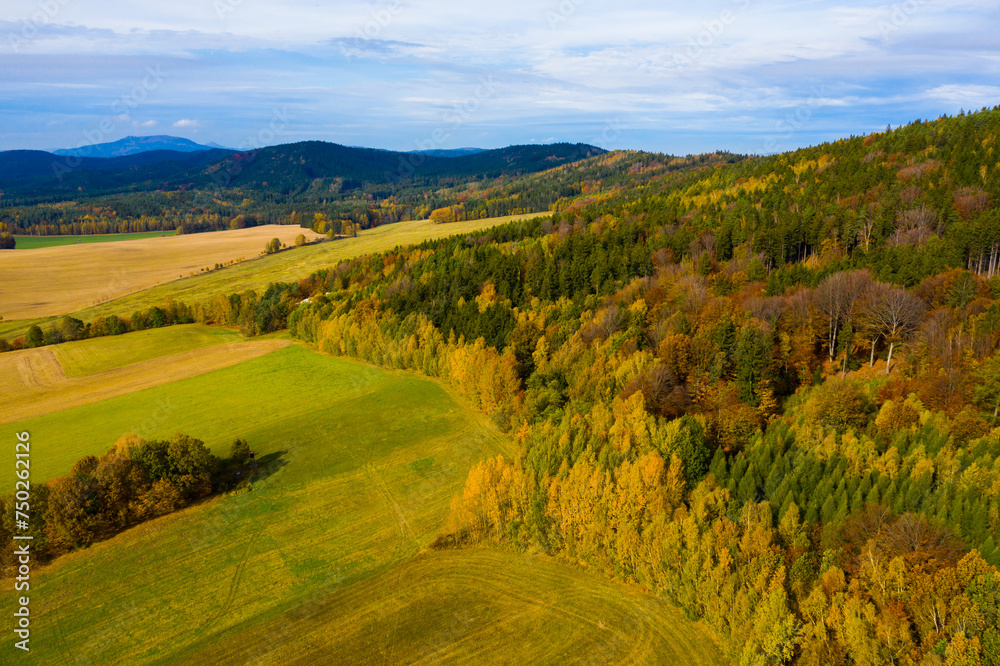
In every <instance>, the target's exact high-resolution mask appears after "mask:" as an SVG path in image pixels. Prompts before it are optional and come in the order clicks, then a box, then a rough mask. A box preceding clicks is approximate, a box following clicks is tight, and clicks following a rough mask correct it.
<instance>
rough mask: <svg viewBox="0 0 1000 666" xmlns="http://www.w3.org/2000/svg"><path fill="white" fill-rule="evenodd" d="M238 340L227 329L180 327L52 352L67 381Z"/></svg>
mask: <svg viewBox="0 0 1000 666" xmlns="http://www.w3.org/2000/svg"><path fill="white" fill-rule="evenodd" d="M240 340H243V336H241V335H240V334H239V333H238V332H237V331H234V330H233V329H230V328H223V327H221V326H206V325H204V324H181V325H178V326H166V327H164V328H150V329H147V330H145V331H135V332H132V333H128V334H126V335H115V336H107V337H103V338H92V339H90V340H79V341H77V342H70V343H65V344H60V345H55V346H53V347H51V349H52V351H53V352H55V355H56V358H57V359H58V360H59V363H60V365H62V368H63V372H64V373H65V374H66V376H67V377H85V376H86V375H93V374H96V373H98V372H106V371H108V370H114V369H115V368H121V367H124V366H126V365H131V364H133V363H139V362H141V361H148V360H151V359H154V358H159V357H161V356H169V355H171V354H179V353H181V352H186V351H193V350H195V349H202V348H204V347H212V346H215V345H221V344H226V343H230V342H239V341H240Z"/></svg>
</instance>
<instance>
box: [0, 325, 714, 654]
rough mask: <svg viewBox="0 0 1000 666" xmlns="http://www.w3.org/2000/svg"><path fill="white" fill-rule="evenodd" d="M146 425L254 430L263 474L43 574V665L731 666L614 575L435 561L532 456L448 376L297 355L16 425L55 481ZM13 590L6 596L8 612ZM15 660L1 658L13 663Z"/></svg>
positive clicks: (458, 556) (168, 430)
mask: <svg viewBox="0 0 1000 666" xmlns="http://www.w3.org/2000/svg"><path fill="white" fill-rule="evenodd" d="M184 328H185V329H186V331H185V332H178V331H174V332H173V333H172V335H168V334H167V332H166V331H161V332H157V334H162V335H164V336H165V337H164V338H163V339H162V340H163V342H164V344H165V345H168V346H169V345H174V346H175V347H177V346H178V345H183V344H189V343H191V342H192V341H195V340H201V341H205V337H204V336H206V335H208V336H209V337H210V334H209V333H207V332H205V331H204V330H202V327H184ZM182 330H183V329H182ZM149 341H150V339H149V338H146V337H144V336H142V334H135V333H133V334H128V335H126V336H122V337H121V338H120V339H118V340H115V339H108V338H103V339H100V340H95V341H93V342H94V343H101V344H103V345H106V346H107V348H106V349H101V348H100V344H95V347H94V349H93V350H92V351H93V353H94V355H95V357H99V358H102V359H104V360H103V361H101V362H100V363H104V364H107V363H109V362H113V361H112V360H111V359H112V356H111V355H110V351H111V348H112V347H113V348H115V349H117V350H120V353H123V354H126V353H128V354H133V356H134V357H136V358H138V357H146V356H149V353H150V351H149V350H150V349H151V347H150V345H149ZM137 425H138V426H139V427H140V428H141V427H142V426H144V425H145V426H147V431H146V432H143V433H142V434H143V435H144V436H146V437H169V436H170V435H172V434H173V433H175V432H184V433H187V434H191V435H193V436H196V437H199V438H202V439H203V440H205V441H206V443H207V444H208V445H209V446H210V447H211V448H212V449H213V450H214V451H215V452H216V453H218V454H224V453H225V452H226V450H227V449H228V446H229V444H230V443H231V441H232V440H233V439H234V438H236V437H245V438H246V439H247V440H248V441H249V442H250V444H251V446H252V448H253V449H254V451H255V452H256V453H257V457H258V459H259V460H260V461H261V464H262V475H261V478H258V479H257V480H255V482H254V483H253V489H252V491H251V492H243V493H237V494H231V495H224V496H220V497H215V498H212V499H209V500H207V501H205V502H203V503H201V504H199V505H196V506H193V507H189V508H188V509H185V510H183V511H180V512H178V513H175V514H172V515H169V516H165V517H163V518H160V519H158V520H155V521H151V522H148V523H145V524H143V525H139V526H137V527H135V528H133V529H131V530H128V531H127V532H125V533H123V534H120V535H118V536H116V537H114V538H112V539H110V540H108V541H105V542H101V543H98V544H95V545H93V546H91V547H90V548H87V549H85V550H81V551H77V552H74V553H71V554H69V555H66V556H63V557H61V558H60V559H58V560H57V561H56V562H55V563H53V564H52V565H50V566H47V567H42V568H39V567H37V566H36V567H35V568H33V570H32V581H31V600H32V601H31V603H32V606H31V609H32V616H31V622H32V624H31V627H32V629H33V631H32V643H31V646H32V652H33V653H34V654H33V658H34V659H35V661H36V662H37V663H40V664H64V663H95V664H96V663H100V664H115V663H121V664H126V663H127V664H136V663H178V662H181V661H183V662H186V663H192V664H206V663H246V662H247V661H248V658H251V657H255V656H256V657H260V658H261V661H260V662H258V663H272V662H275V661H293V662H296V663H303V664H304V663H324V662H325V663H332V662H330V659H333V662H337V663H413V662H416V661H420V660H423V659H430V660H439V659H443V660H445V661H449V662H465V663H477V662H478V663H481V662H483V661H484V660H486V661H491V662H494V663H496V662H498V661H499V662H512V661H519V660H520V658H521V657H524V656H526V657H527V658H528V660H529V661H530V662H533V663H564V662H565V661H566V660H568V659H569V660H572V659H577V658H580V657H593V658H596V659H597V660H598V661H599V662H601V663H603V662H604V661H608V660H611V661H624V662H629V661H631V662H633V663H658V662H660V663H662V662H663V661H664V660H666V661H672V662H675V663H676V662H678V661H683V662H684V663H693V664H701V663H709V662H714V663H722V660H721V657H720V656H719V654H718V651H717V648H716V647H715V644H714V643H713V642H712V640H711V638H710V634H709V633H708V632H706V631H705V630H704V629H703V628H701V626H700V625H696V624H691V623H688V622H686V621H685V620H684V619H683V616H682V614H681V613H680V612H679V611H678V610H676V609H673V608H670V607H668V606H666V605H665V604H663V602H661V601H659V600H657V599H655V598H653V597H650V596H648V595H645V594H643V593H641V592H640V591H637V590H635V589H633V588H629V587H627V586H625V585H621V584H618V583H612V582H609V581H608V580H606V579H604V578H603V577H601V576H599V575H595V574H588V573H586V572H584V571H583V570H580V569H578V568H576V567H573V566H570V565H567V564H562V563H559V562H557V561H554V560H551V559H549V558H545V557H542V556H528V555H519V554H513V553H506V552H499V551H493V550H483V549H471V550H458V551H444V552H429V551H426V547H427V546H428V544H429V543H430V542H431V541H432V540H433V539H434V538H435V537H436V536H437V534H438V533H439V530H440V528H441V526H442V524H443V523H444V520H445V518H446V516H447V513H448V510H449V506H450V502H451V499H452V498H453V497H454V496H456V495H457V494H459V493H460V492H461V488H462V486H463V484H464V481H465V478H466V475H467V473H468V469H469V467H470V466H471V465H472V464H473V463H474V462H475V461H476V460H480V459H482V458H484V457H487V456H494V455H497V454H498V453H503V454H504V455H506V456H508V457H509V456H511V455H512V454H513V452H514V451H515V446H514V444H513V442H511V441H510V440H509V439H507V438H506V437H504V436H503V435H501V434H500V433H499V432H498V431H497V430H496V429H495V428H494V426H493V425H492V424H491V423H490V422H489V421H487V420H486V419H484V418H483V417H481V416H480V415H478V414H477V413H475V412H473V411H471V410H470V409H468V408H467V407H465V406H464V405H462V404H460V403H459V402H456V401H455V399H453V398H452V397H451V396H450V395H449V393H448V392H447V391H445V390H444V389H443V388H442V387H441V386H440V385H439V384H438V383H436V382H434V381H431V380H428V379H424V378H421V377H419V376H417V375H414V374H411V373H404V372H387V371H383V370H380V369H377V368H374V367H372V366H369V365H366V364H363V363H359V362H356V361H350V360H344V359H337V358H331V357H327V356H321V355H318V354H315V353H313V352H311V351H309V350H307V349H305V348H303V347H300V346H296V345H293V346H290V347H286V348H283V349H280V350H278V351H275V352H273V353H270V354H268V355H266V356H263V357H260V358H257V359H254V360H251V361H246V362H243V363H241V364H239V365H236V366H232V367H229V368H225V369H222V370H217V371H214V372H210V373H207V374H204V375H200V376H197V377H193V378H190V379H185V380H181V381H177V382H174V383H171V384H166V385H163V386H159V387H156V388H152V389H147V390H143V391H138V392H135V393H131V394H128V395H124V396H121V397H117V398H113V399H110V400H105V401H103V402H98V403H93V404H89V405H85V406H83V407H78V408H74V409H68V410H65V411H63V412H59V413H55V414H49V415H47V416H43V417H38V418H34V419H27V420H24V421H20V422H18V423H15V424H11V425H9V426H7V428H6V430H7V431H8V432H15V431H20V430H28V431H29V432H30V433H31V441H32V479H33V480H34V481H35V482H39V481H42V480H45V479H47V478H50V477H52V476H55V475H59V474H65V473H66V472H67V471H68V470H69V467H70V465H72V463H73V462H75V461H76V460H77V459H79V458H80V457H81V456H83V455H86V454H99V453H102V452H104V451H105V450H106V449H107V448H109V447H110V445H111V444H112V443H113V442H114V440H115V439H116V438H117V436H118V435H119V434H120V433H123V432H125V431H127V430H131V429H134V428H135V427H136V426H137ZM5 475H6V476H9V472H7V473H5ZM6 476H5V478H4V481H3V482H4V485H5V486H8V487H12V480H11V479H8V478H6ZM12 596H13V593H12V592H11V591H10V590H9V588H8V587H6V586H5V589H4V591H3V592H2V593H0V605H2V607H4V608H10V607H12V605H13V598H12ZM13 652H14V648H13V647H12V642H11V641H8V642H6V643H5V644H4V645H3V646H2V647H0V663H12V662H11V660H12V659H13Z"/></svg>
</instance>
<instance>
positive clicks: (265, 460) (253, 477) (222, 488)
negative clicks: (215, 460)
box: [212, 451, 289, 493]
mask: <svg viewBox="0 0 1000 666" xmlns="http://www.w3.org/2000/svg"><path fill="white" fill-rule="evenodd" d="M287 455H288V451H275V452H274V453H268V454H267V455H266V456H261V457H260V458H259V459H258V460H257V463H256V464H254V463H252V462H251V463H247V464H245V465H243V466H237V467H227V468H224V469H222V470H219V471H218V472H217V474H216V477H215V479H214V480H213V484H212V485H213V487H214V488H215V489H216V490H215V492H216V493H219V492H227V491H230V490H234V489H236V488H238V487H240V486H242V485H245V484H247V483H251V484H252V483H255V482H259V481H263V480H264V479H266V478H268V477H269V476H271V475H272V474H274V473H275V472H277V471H278V470H279V469H281V468H282V467H284V466H285V465H287V464H288V463H289V461H288V460H287V459H286V458H285V456H287Z"/></svg>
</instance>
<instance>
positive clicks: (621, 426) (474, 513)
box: [14, 107, 1000, 666]
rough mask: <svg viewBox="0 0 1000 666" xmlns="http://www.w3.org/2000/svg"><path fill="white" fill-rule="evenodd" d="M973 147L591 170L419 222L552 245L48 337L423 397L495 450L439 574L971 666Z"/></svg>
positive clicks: (985, 638) (991, 132) (990, 247)
mask: <svg viewBox="0 0 1000 666" xmlns="http://www.w3.org/2000/svg"><path fill="white" fill-rule="evenodd" d="M998 133H1000V107H998V108H995V109H993V110H984V111H982V112H979V113H974V114H968V115H965V114H963V115H960V116H958V117H948V118H940V119H938V120H936V121H932V122H915V123H913V124H911V125H909V126H906V127H902V128H899V129H897V130H895V131H887V132H885V133H880V134H873V135H870V136H864V137H852V138H850V139H845V140H842V141H838V142H834V143H830V144H824V145H821V146H817V147H815V148H810V149H806V150H800V151H796V152H794V153H789V154H783V155H777V156H773V157H766V158H751V159H740V158H738V157H736V156H731V155H724V154H716V155H707V156H701V157H690V158H672V157H668V156H663V155H650V154H645V153H630V152H615V153H609V154H605V155H600V156H597V157H592V158H590V159H589V160H585V161H583V162H580V163H578V164H573V165H567V166H562V167H558V168H556V169H553V170H548V171H545V172H541V173H537V174H533V175H530V176H525V177H522V178H520V179H516V180H513V181H510V182H505V183H503V184H501V185H498V186H496V188H495V189H491V190H489V195H488V196H483V197H482V198H477V197H475V196H469V197H468V198H467V199H466V200H464V201H463V202H461V206H462V207H461V208H457V206H459V204H453V205H449V206H448V207H447V208H446V209H445V211H444V213H445V214H450V215H453V216H458V215H462V214H470V212H471V211H476V210H481V209H480V208H477V206H484V205H485V206H488V205H490V204H488V203H487V202H505V203H503V205H514V203H515V202H524V201H526V200H527V201H537V202H541V201H544V200H545V199H546V197H548V198H549V199H550V203H549V204H548V205H549V206H550V207H551V208H552V209H553V210H554V211H555V212H554V214H553V216H552V217H551V219H544V220H543V219H535V220H529V221H523V222H516V223H511V224H508V225H506V226H502V227H495V228H492V229H490V230H488V231H484V232H481V233H478V234H476V235H472V236H466V237H453V238H451V239H446V240H441V241H431V242H427V243H424V244H422V245H420V246H416V247H409V248H400V249H397V250H395V251H393V252H389V253H384V254H375V255H368V256H365V257H361V258H358V259H355V260H352V261H345V262H343V263H341V264H339V265H337V266H331V267H329V268H328V269H326V270H323V271H320V272H317V273H315V274H313V275H311V276H308V277H305V276H304V277H303V279H301V280H300V281H299V282H298V283H292V284H275V285H272V286H271V288H269V289H268V290H267V292H266V293H264V294H256V293H254V292H246V293H243V294H232V295H231V296H229V297H225V296H220V297H218V298H216V299H214V300H213V301H211V302H207V303H189V304H183V303H175V302H171V303H166V304H164V305H163V307H162V308H152V309H150V310H147V311H143V312H137V313H136V314H135V315H134V316H133V317H131V318H130V319H128V320H123V319H119V318H117V317H109V318H107V319H101V320H98V321H94V322H89V323H87V324H86V325H85V324H84V322H78V321H76V320H71V319H69V318H67V319H64V320H63V322H62V323H61V325H60V329H59V330H56V329H55V328H54V329H53V331H52V341H57V340H56V338H58V337H59V335H61V334H62V328H66V329H67V330H69V331H70V335H69V336H68V337H67V338H66V339H76V338H79V337H94V336H98V335H109V334H117V333H120V332H122V331H124V330H128V329H141V328H148V327H151V326H162V325H169V324H171V323H174V322H181V321H192V320H194V321H204V322H208V323H215V324H220V325H229V326H239V327H240V328H241V329H242V330H243V331H244V332H246V333H247V334H250V335H255V334H258V333H266V332H271V331H275V330H279V329H282V328H284V327H286V326H287V327H288V328H289V329H290V330H291V333H292V334H293V335H294V336H296V337H298V338H300V339H302V340H304V341H306V342H308V343H310V344H312V345H315V346H317V347H318V348H319V349H321V350H323V351H326V352H328V353H332V354H337V355H341V354H343V355H349V356H354V357H357V358H362V359H366V360H368V361H371V362H374V363H377V364H380V365H384V366H388V367H392V368H406V369H412V370H416V371H419V372H422V373H425V374H427V375H430V376H437V377H441V378H442V379H443V380H444V381H446V382H448V383H449V384H450V385H452V386H453V387H454V388H455V390H456V391H457V392H458V393H459V394H461V395H463V396H464V397H465V398H466V399H467V400H469V401H470V402H471V403H472V404H473V405H475V406H476V407H477V408H479V409H480V410H482V411H483V412H484V413H486V414H488V415H490V416H491V417H492V418H493V419H494V421H495V422H496V423H497V424H498V425H499V426H500V427H502V428H503V429H505V430H507V431H509V432H510V433H512V434H513V435H514V436H516V438H517V440H518V441H519V442H520V445H521V450H520V453H519V454H518V455H517V456H516V457H515V458H514V459H512V460H506V459H503V458H496V459H493V460H489V461H487V462H484V463H481V464H479V465H477V466H475V467H474V468H473V469H472V471H471V472H470V474H469V477H468V479H467V482H466V484H465V488H464V492H463V493H462V495H461V496H460V497H456V498H455V501H454V503H453V506H452V510H451V516H450V519H449V521H448V525H447V526H446V527H445V528H444V529H443V530H442V533H441V536H440V538H439V539H438V541H437V547H439V548H453V547H459V548H460V547H463V546H465V545H467V544H470V543H476V542H501V543H504V544H506V545H507V546H508V547H512V548H520V549H537V550H541V551H544V552H547V553H550V554H553V555H557V556H560V557H563V558H565V559H567V560H570V561H573V562H576V563H579V564H580V565H581V566H586V567H591V568H595V569H598V570H601V571H604V572H606V573H608V574H611V575H614V576H616V577H619V578H622V579H625V580H629V581H633V582H636V583H638V584H640V585H643V586H645V587H646V588H648V589H649V590H651V591H654V592H655V593H657V594H660V595H662V596H664V597H665V598H667V599H669V600H670V601H672V602H673V603H675V604H677V605H678V606H680V607H681V608H683V609H684V611H685V612H686V613H687V614H688V615H689V616H690V617H692V618H697V617H700V618H705V619H706V620H707V622H708V623H709V624H710V625H711V626H712V627H714V628H715V629H716V631H717V632H718V633H719V635H720V637H721V638H722V639H723V641H724V643H725V644H726V646H727V649H728V651H729V653H730V655H731V656H732V657H733V659H734V660H735V661H738V662H739V663H745V664H771V663H799V664H810V665H811V664H885V663H898V664H986V665H988V666H997V665H1000V627H998V622H1000V572H998V570H997V566H998V565H1000V549H998V547H997V546H998V542H1000V427H998V425H1000V424H998V423H997V412H998V406H1000V353H998V346H1000V275H998V274H997V273H998V263H1000V252H998V247H1000V219H998V210H997V208H996V202H997V200H998V197H1000V176H998V171H1000V155H997V154H996V151H997V148H998V146H997V135H998ZM466 187H468V186H466ZM454 194H455V191H454V190H453V191H451V192H450V193H447V192H446V193H435V194H434V195H433V196H440V197H442V198H441V199H439V200H438V201H445V200H447V198H448V197H450V196H454ZM533 197H538V198H537V199H535V198H533ZM426 201H435V199H433V197H432V196H431V195H430V194H428V195H427V199H426ZM425 205H428V204H425ZM532 205H535V204H532ZM442 208H444V207H442ZM439 210H440V209H438V210H434V211H432V213H437V212H439ZM335 222H336V220H335V219H331V218H327V217H326V215H325V214H322V213H320V214H319V215H317V216H316V217H315V218H314V223H315V224H320V223H321V224H323V225H326V224H328V223H335ZM64 325H65V326H64ZM57 334H59V335H57ZM29 338H30V339H29V340H27V341H20V340H19V341H15V344H14V346H15V347H17V346H22V345H28V346H33V345H36V344H42V343H44V342H45V341H46V338H43V335H42V331H41V330H40V329H38V328H37V327H35V329H34V330H33V331H32V335H29Z"/></svg>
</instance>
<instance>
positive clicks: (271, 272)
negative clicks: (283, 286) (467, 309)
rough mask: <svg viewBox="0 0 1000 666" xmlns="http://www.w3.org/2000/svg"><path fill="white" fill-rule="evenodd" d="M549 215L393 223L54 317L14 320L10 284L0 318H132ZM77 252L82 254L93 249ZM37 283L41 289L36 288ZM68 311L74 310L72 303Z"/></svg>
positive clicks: (14, 323)
mask: <svg viewBox="0 0 1000 666" xmlns="http://www.w3.org/2000/svg"><path fill="white" fill-rule="evenodd" d="M546 216H548V213H532V214H529V215H510V216H507V217H494V218H487V219H482V220H468V221H464V222H453V223H450V224H433V223H431V222H430V221H427V220H417V221H409V222H397V223H396V224H387V225H383V226H380V227H375V228H374V229H366V230H364V231H362V232H361V233H359V234H358V236H357V238H342V239H339V240H337V241H334V242H327V243H318V244H315V245H309V246H306V247H298V248H294V249H290V250H285V251H283V252H278V253H276V254H272V255H268V256H264V257H260V258H257V259H254V260H252V261H246V262H241V263H239V264H236V265H234V266H230V267H228V268H226V269H224V270H221V271H214V272H211V273H203V274H201V275H194V276H190V277H185V278H183V279H173V281H171V282H165V283H163V284H159V285H155V284H154V285H150V286H148V288H145V289H143V290H141V291H139V292H137V293H131V294H129V295H124V296H121V297H118V298H114V299H112V300H109V301H107V302H103V303H100V304H97V305H89V304H88V303H87V302H84V303H83V304H81V305H78V306H76V307H72V309H64V310H58V311H53V312H51V314H52V315H53V316H42V315H41V314H30V313H29V314H22V315H19V316H14V315H13V314H11V312H10V310H11V308H10V307H9V305H8V300H7V298H6V297H5V292H4V290H7V291H8V292H13V291H16V290H14V289H13V286H12V285H6V286H5V285H3V284H0V315H3V316H4V321H0V337H3V338H7V339H13V338H16V337H20V336H23V335H24V334H25V332H26V331H27V330H28V327H29V326H31V325H32V324H34V323H38V324H39V325H44V324H46V323H47V322H49V321H54V320H55V316H54V315H63V314H69V313H72V314H73V316H74V317H77V318H79V319H82V320H83V321H91V320H93V319H94V318H96V317H104V316H107V315H120V316H129V315H131V314H132V313H133V312H135V311H137V310H141V309H143V308H147V307H150V306H153V305H158V304H160V303H163V302H164V301H165V300H167V299H168V298H173V299H175V300H179V301H184V302H186V303H193V302H198V301H202V300H208V299H210V298H212V297H214V296H216V295H218V294H231V293H233V292H236V291H244V290H246V289H264V288H266V287H267V285H268V284H270V283H272V282H291V281H295V280H300V279H302V278H304V277H306V276H308V275H309V274H311V273H312V272H314V271H316V270H318V269H320V268H324V267H329V266H335V265H336V264H338V263H339V262H341V261H345V260H349V259H353V258H355V257H358V256H361V255H363V254H369V253H373V252H384V251H386V250H391V249H393V248H394V247H396V246H400V245H409V244H413V243H420V242H423V241H425V240H429V239H435V238H444V237H446V236H453V235H457V234H463V233H469V232H473V231H479V230H481V229H487V228H489V227H493V226H496V225H498V224H504V223H506V222H510V221H513V220H518V219H527V218H534V217H546ZM258 228H262V227H258ZM281 228H282V229H286V230H288V229H290V230H295V234H292V235H291V238H292V239H294V238H295V236H296V235H297V234H298V233H299V232H300V231H302V230H301V229H300V228H299V227H281ZM243 231H248V230H243ZM213 233H216V234H227V233H233V232H228V231H220V232H213ZM208 235H212V234H196V235H192V236H178V237H176V238H177V239H185V238H187V239H196V238H197V237H198V236H208ZM274 235H276V234H271V235H267V234H264V236H266V237H267V238H264V237H261V238H260V239H258V241H259V246H260V247H256V245H255V246H254V247H255V248H256V249H255V250H254V251H253V253H252V254H244V255H238V256H247V257H249V256H256V254H257V253H258V252H259V251H260V250H261V249H263V247H264V243H265V242H266V240H267V239H269V238H272V237H273V236H274ZM161 240H174V239H161ZM255 242H257V241H255ZM129 245H130V246H135V245H136V243H130V244H129ZM53 249H56V248H53ZM74 249H75V250H77V251H79V250H84V249H88V250H89V249H93V248H74ZM11 256H23V255H20V254H18V255H14V254H13V253H12V254H11ZM122 261H123V263H122V264H121V265H119V264H117V263H116V264H115V267H116V268H115V271H121V272H122V274H127V273H128V271H129V270H130V266H131V265H132V262H134V261H138V258H137V257H136V258H133V259H123V260H122ZM204 265H205V264H204V263H201V264H198V268H201V267H202V266H204ZM209 265H211V264H209ZM29 268H30V267H29ZM5 270H10V269H7V268H3V267H2V266H0V277H2V276H3V274H4V271H5ZM91 270H92V271H95V272H99V273H100V275H101V276H99V277H97V278H95V277H93V276H91V277H87V278H86V279H88V280H90V281H91V282H93V281H95V280H96V281H97V282H98V283H99V284H98V291H100V289H101V288H103V287H104V286H105V285H106V284H107V283H108V280H109V279H112V278H113V276H111V275H110V274H109V271H108V269H107V267H106V266H94V267H92V268H91ZM188 272H190V271H188ZM184 274H185V275H186V274H187V273H186V272H185V273H184ZM170 275H173V277H174V278H176V277H177V274H169V275H168V277H167V279H172V278H171V277H170ZM25 278H26V276H24V275H22V276H21V277H20V278H19V279H21V280H24V279H25ZM101 279H103V280H104V282H100V280H101ZM19 284H20V285H22V286H24V285H27V290H28V291H29V292H31V293H32V294H35V296H33V297H32V298H36V300H37V299H45V298H49V297H50V296H52V295H51V294H49V291H50V290H48V289H44V288H43V285H37V282H36V281H30V282H28V281H25V282H21V283H19ZM33 284H34V285H36V286H31V285H33ZM19 298H20V300H21V301H24V302H30V299H29V298H28V297H27V296H24V295H22V296H20V297H19ZM84 300H85V299H84ZM91 300H92V297H91ZM64 307H70V306H68V305H67V306H64Z"/></svg>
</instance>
